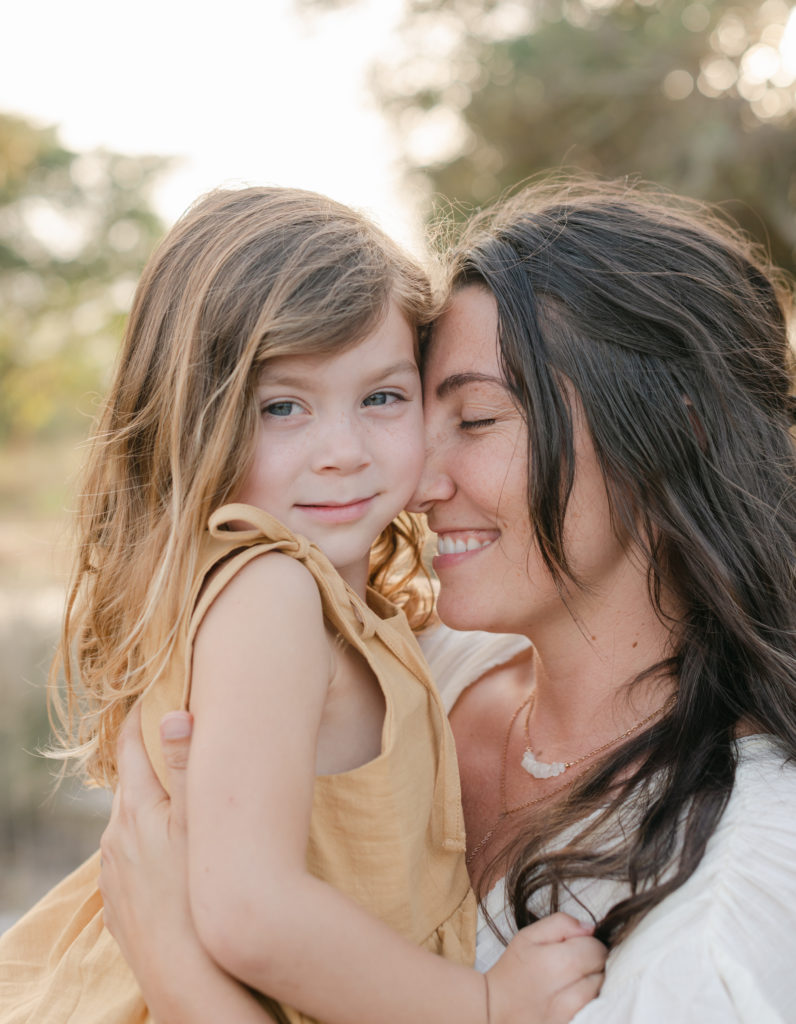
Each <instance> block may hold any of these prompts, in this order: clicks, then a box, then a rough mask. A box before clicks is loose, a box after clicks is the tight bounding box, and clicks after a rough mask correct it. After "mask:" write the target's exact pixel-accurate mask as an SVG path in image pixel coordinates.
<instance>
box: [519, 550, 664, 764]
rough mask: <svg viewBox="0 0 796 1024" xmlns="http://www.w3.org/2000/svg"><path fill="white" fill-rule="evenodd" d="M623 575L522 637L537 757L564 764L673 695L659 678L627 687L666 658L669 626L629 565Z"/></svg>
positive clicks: (631, 723) (530, 726)
mask: <svg viewBox="0 0 796 1024" xmlns="http://www.w3.org/2000/svg"><path fill="white" fill-rule="evenodd" d="M628 576H629V578H626V579H622V580H618V581H617V585H616V586H615V587H614V588H613V590H612V592H611V593H606V592H603V593H601V594H596V595H583V594H578V595H577V597H576V598H575V599H573V601H572V602H571V603H570V610H571V613H572V614H570V611H568V610H567V609H564V611H563V614H562V615H560V616H557V617H555V619H551V621H549V622H548V623H543V624H541V626H540V627H538V628H535V629H534V630H533V632H532V633H529V635H531V636H532V639H533V642H534V645H535V647H536V651H537V654H538V656H539V664H538V667H537V673H536V691H535V698H534V705H533V708H532V711H531V716H530V719H529V732H530V734H531V736H532V737H533V738H534V744H535V746H534V753H536V754H537V756H539V755H540V754H541V753H544V752H547V753H548V754H550V755H551V756H555V757H563V758H564V759H565V760H571V758H572V757H574V756H576V755H580V754H582V753H585V752H586V751H587V750H588V749H591V748H593V747H595V746H598V745H600V743H601V742H607V741H608V740H610V739H611V738H612V736H619V735H620V734H621V733H623V732H624V731H625V730H627V729H629V728H630V727H631V726H632V725H633V724H634V723H635V722H637V721H638V720H640V719H642V718H644V717H645V716H647V715H649V714H651V713H652V712H653V711H655V709H656V708H657V707H659V706H660V705H661V704H662V703H663V702H664V701H665V700H666V698H667V697H668V696H669V695H670V694H671V693H672V691H673V689H674V684H673V683H672V681H671V680H670V679H668V678H667V679H663V678H662V674H661V673H655V674H654V675H653V676H651V677H650V678H649V679H648V680H646V681H644V682H642V683H640V684H639V686H637V687H633V688H629V687H628V685H627V684H629V683H631V682H633V681H634V680H635V679H636V678H637V677H638V676H640V675H641V674H642V673H643V672H645V671H646V670H648V669H650V668H651V667H652V666H654V665H657V664H659V663H660V662H662V661H664V660H665V659H666V658H667V657H668V656H669V655H670V654H671V647H670V645H671V629H670V627H669V626H668V625H666V624H665V623H664V622H662V621H661V618H660V617H659V616H658V615H657V614H656V612H655V609H654V608H653V606H652V603H651V601H650V599H649V595H648V592H647V586H646V580H645V579H644V580H643V581H642V580H641V578H640V574H639V573H638V571H637V570H635V568H632V569H631V570H630V571H629V573H628ZM642 582H643V586H641V585H640V584H641V583H642ZM669 604H670V605H671V604H672V602H669ZM671 610H672V609H671V608H667V612H669V613H670V612H671ZM537 746H538V750H537V749H536V748H537Z"/></svg>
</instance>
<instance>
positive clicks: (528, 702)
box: [465, 692, 677, 865]
mask: <svg viewBox="0 0 796 1024" xmlns="http://www.w3.org/2000/svg"><path fill="white" fill-rule="evenodd" d="M535 697H536V693H535V692H534V693H532V694H531V696H530V697H526V698H525V700H524V701H523V702H522V703H521V704H520V706H519V707H518V708H517V710H516V711H515V712H514V714H513V715H512V716H511V721H510V722H509V727H508V729H507V730H506V739H505V740H504V742H503V759H502V762H501V765H500V785H499V789H500V813H499V814H498V816H497V818H495V821H494V823H493V825H492V827H491V828H490V829H489V830H488V831H487V832H486V834H485V835H484V836H483V837H482V838H481V840H480V842H479V843H478V844H477V845H476V846H474V847H473V849H472V850H470V852H469V853H468V854H467V855H466V857H465V862H466V863H467V864H468V865H469V864H471V863H472V861H473V860H474V859H475V858H476V857H477V856H478V854H479V853H480V852H481V850H483V849H484V847H485V846H486V845H487V844H488V843H489V842H490V840H491V839H492V838H493V837H494V835H495V833H496V832H497V831H498V829H499V828H500V826H501V824H502V823H503V822H504V821H505V820H506V818H510V817H511V815H512V814H517V813H519V812H520V811H525V810H527V809H528V808H529V807H534V806H536V805H537V804H541V803H543V802H544V801H545V800H551V799H552V798H553V797H554V796H556V795H557V794H558V793H563V792H564V791H565V790H567V789H571V788H572V786H574V785H575V783H576V782H577V781H578V780H579V779H582V778H583V776H584V775H585V774H586V773H587V772H588V770H589V769H588V768H584V769H583V771H580V772H576V774H575V775H573V776H572V778H571V779H570V780H569V781H568V782H565V783H564V784H563V785H561V786H557V787H556V788H555V789H551V790H549V791H548V792H547V793H544V794H543V795H542V796H537V797H533V799H531V800H526V801H524V803H521V804H517V805H516V807H509V806H508V805H507V799H506V776H507V774H508V756H509V743H510V742H511V733H512V730H513V728H514V723H515V722H516V721H517V718H518V717H519V715H520V712H521V711H522V709H523V708H526V707H527V708H528V713H527V716H526V719H525V735H526V739H527V738H528V720H529V719H530V717H531V710H532V709H533V702H534V698H535ZM676 700H677V694H676V693H673V694H671V695H670V696H669V697H667V698H666V700H665V701H664V702H663V704H661V706H660V707H659V708H658V709H657V710H656V711H653V712H652V714H651V715H647V717H646V718H642V719H641V720H640V721H638V722H636V724H635V725H633V726H631V727H630V729H628V730H627V731H626V732H623V733H622V735H621V736H617V737H616V739H613V740H610V741H609V742H608V743H604V744H603V745H602V746H600V747H596V748H595V749H594V750H592V751H590V752H589V753H588V754H584V755H583V757H579V758H578V759H577V760H576V761H570V762H569V763H566V762H565V767H564V769H563V771H566V769H567V768H572V767H574V766H575V765H576V764H581V763H582V762H583V761H586V760H588V759H589V758H591V757H595V756H596V755H597V754H600V753H602V751H603V750H607V749H608V748H609V747H610V746H612V745H613V744H614V743H618V742H619V741H620V740H623V739H626V738H627V737H628V736H631V735H632V734H633V733H634V732H637V731H638V730H639V729H640V728H641V727H642V726H643V725H646V724H647V722H651V721H652V719H653V718H655V717H657V716H658V715H660V714H662V713H663V712H664V711H665V710H666V709H667V708H668V707H670V706H672V705H674V703H675V701H676ZM528 744H529V745H528V748H526V750H530V740H529V741H528ZM532 756H533V755H532ZM524 759H525V758H524V755H523V761H524ZM537 763H543V762H537ZM523 767H525V765H524V764H523ZM526 771H527V769H526ZM555 774H556V775H560V774H561V772H556V773H555ZM545 777H551V776H545Z"/></svg>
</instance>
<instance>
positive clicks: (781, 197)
mask: <svg viewBox="0 0 796 1024" xmlns="http://www.w3.org/2000/svg"><path fill="white" fill-rule="evenodd" d="M294 2H295V3H296V4H297V5H298V7H299V9H301V10H304V11H310V12H312V11H315V12H317V11H322V10H324V9H331V10H333V9H334V8H336V7H339V5H340V2H341V0H294ZM330 4H331V8H330ZM329 16H332V15H331V14H330V15H329ZM794 82H796V14H794V13H793V12H792V10H791V4H790V3H786V2H785V0H764V2H762V3H761V2H760V0H563V2H561V0H406V13H405V17H404V20H403V24H402V27H401V28H400V30H399V33H398V38H397V39H396V41H395V45H394V46H392V47H391V53H390V55H389V56H388V57H386V58H385V59H384V60H382V61H381V62H380V65H379V66H378V67H377V68H376V69H375V71H374V83H375V86H376V89H377V91H378V94H379V95H380V97H381V101H382V103H383V105H384V106H385V108H386V110H387V111H389V113H390V114H391V115H392V117H393V118H394V119H395V122H396V124H397V126H398V129H399V131H398V136H399V138H400V139H401V140H402V145H403V149H404V153H405V161H406V169H407V172H408V173H409V175H410V176H414V178H415V180H416V181H417V180H419V181H420V182H421V183H422V185H423V187H425V188H426V189H427V190H428V193H429V195H430V196H431V197H432V198H434V199H435V200H436V201H437V202H439V201H440V198H439V197H441V199H442V200H451V201H453V202H454V204H455V206H456V207H458V208H459V211H460V213H466V212H467V209H468V207H470V206H472V205H479V206H480V205H484V204H486V203H488V202H489V201H490V200H492V199H494V198H495V197H496V196H498V195H499V194H501V193H502V192H503V191H505V190H506V189H507V188H508V187H510V186H512V185H515V184H517V183H518V182H520V181H521V180H523V179H525V178H526V177H528V176H530V175H533V174H536V173H538V172H540V171H543V170H549V169H551V168H558V167H566V168H572V167H577V168H581V169H585V170H589V171H593V172H595V173H597V174H601V175H606V176H612V177H613V176H624V175H631V176H640V177H643V178H648V179H651V180H653V181H656V182H659V183H660V184H662V185H664V186H666V187H669V188H671V189H674V190H676V191H678V192H683V193H685V194H686V195H690V196H693V197H695V198H701V199H707V200H710V201H712V202H719V203H722V204H725V205H726V206H727V207H729V209H730V211H731V212H732V214H733V215H734V216H735V218H736V219H737V220H739V221H740V222H741V223H742V224H743V226H744V227H745V228H746V229H747V230H748V231H749V232H750V233H752V234H753V235H754V236H756V237H757V238H758V239H760V240H761V241H762V242H764V243H765V244H766V245H768V247H769V249H770V251H771V253H772V255H773V257H774V259H775V260H776V261H777V262H778V263H780V264H781V265H782V266H785V267H788V268H789V269H790V270H791V271H795V270H796V214H795V212H794V211H795V209H796V113H795V111H794V105H795V104H796V86H795V85H794ZM434 194H436V196H434Z"/></svg>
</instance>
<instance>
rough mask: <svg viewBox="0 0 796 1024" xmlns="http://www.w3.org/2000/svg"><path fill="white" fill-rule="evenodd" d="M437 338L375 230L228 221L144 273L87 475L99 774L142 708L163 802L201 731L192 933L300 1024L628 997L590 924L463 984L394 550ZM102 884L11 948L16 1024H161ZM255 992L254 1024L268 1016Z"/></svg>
mask: <svg viewBox="0 0 796 1024" xmlns="http://www.w3.org/2000/svg"><path fill="white" fill-rule="evenodd" d="M431 314H432V303H431V296H430V292H429V288H428V285H427V282H426V280H425V278H424V276H423V275H422V273H421V272H420V271H419V270H418V269H417V268H416V267H415V266H414V264H413V263H412V262H411V261H410V260H408V259H407V258H406V257H405V256H404V255H403V254H402V253H401V252H400V251H399V250H397V249H396V247H395V246H394V245H393V244H392V243H390V242H389V241H388V240H387V239H386V238H385V237H384V236H383V235H381V233H380V232H378V231H377V230H376V229H375V228H374V227H373V226H372V225H371V224H369V223H368V222H367V221H365V220H363V219H362V218H361V217H360V216H358V215H357V214H355V213H353V212H351V211H350V210H347V209H346V208H344V207H340V206H338V205H337V204H335V203H332V202H331V201H329V200H327V199H324V198H322V197H320V196H316V195H313V194H309V193H304V192H298V191H294V190H284V189H249V190H243V191H237V192H218V193H215V194H213V195H211V196H209V197H208V198H206V199H205V200H203V201H202V202H200V203H199V204H198V205H197V206H196V207H195V208H194V209H193V210H192V211H190V212H189V213H188V215H187V216H186V217H185V218H184V219H183V220H182V221H181V222H180V223H179V224H178V225H177V226H176V227H175V228H174V230H173V231H172V232H171V234H170V235H169V236H168V237H167V239H166V240H165V242H164V243H163V245H162V246H161V248H160V249H159V250H158V252H157V253H156V254H155V256H154V257H153V259H152V260H151V261H150V264H149V266H148V267H147V269H146V270H145V272H144V275H143V278H142V281H141V284H140V286H139V289H138V292H137V296H136V299H135V302H134V306H133V310H132V314H131V317H130V323H129V326H128V330H127V335H126V339H125V343H124V347H123V351H122V353H121V359H120V363H119V367H118V370H117V375H116V380H115V382H114V384H113V386H112V388H111V393H110V397H109V399H108V402H107V405H106V408H105V411H104V413H103V415H102V418H101V421H100V424H99V428H98V430H97V434H96V437H95V439H94V442H93V447H92V450H91V455H90V458H89V463H88V468H87V474H86V484H85V491H84V496H83V499H82V508H81V510H80V517H79V530H80V535H79V541H80V543H79V554H78V563H77V567H76V572H75V577H74V581H73V584H72V587H71V590H70V595H69V600H68V604H67V612H66V620H65V626H64V634H63V639H62V645H61V655H62V659H63V663H64V668H65V675H66V694H67V698H66V706H65V708H63V709H62V719H63V721H64V723H65V725H66V726H67V733H68V734H70V735H74V736H76V739H77V745H76V746H75V745H73V746H72V749H71V751H70V752H71V753H72V754H75V755H77V756H79V758H80V761H81V763H82V766H83V767H84V769H85V770H86V771H87V773H88V774H89V776H90V777H91V778H92V779H93V780H94V781H96V782H100V783H109V784H113V782H114V781H115V776H116V763H115V743H116V739H117V736H118V733H119V729H120V727H121V725H122V723H123V722H124V720H125V717H126V716H127V714H128V713H129V711H130V709H131V707H132V706H133V705H134V704H136V702H137V705H138V708H140V712H139V710H138V709H137V711H136V713H137V714H138V713H140V715H141V721H142V727H143V734H144V739H145V742H146V743H147V745H148V749H149V752H150V756H151V757H152V758H153V761H154V762H155V764H156V767H158V768H159V769H160V771H161V775H162V765H161V762H160V759H159V754H158V744H157V740H156V728H157V724H158V722H159V720H160V718H161V716H162V714H163V712H164V711H166V710H169V709H176V708H180V707H183V706H187V705H190V707H191V708H192V710H193V711H194V714H195V717H196V731H195V740H194V750H193V754H192V759H191V769H190V783H189V788H190V795H189V798H188V817H189V821H190V842H189V885H190V892H191V909H192V914H193V917H194V920H195V925H196V928H197V930H198V933H199V935H200V937H201V939H202V942H203V944H204V946H205V947H206V949H207V951H208V952H209V954H210V955H211V956H212V957H213V958H214V959H215V960H216V961H217V962H218V964H219V965H220V966H221V967H222V968H224V969H225V970H227V971H229V972H230V974H231V975H234V976H235V977H238V978H240V979H242V980H243V981H244V982H245V983H247V984H248V985H250V986H252V988H253V989H255V990H257V991H258V992H267V993H268V994H269V996H272V997H273V999H274V1000H276V1001H277V1002H278V1004H281V1005H277V1002H271V1001H270V1000H269V1006H270V1007H271V1010H272V1012H273V1015H274V1016H275V1017H276V1018H277V1019H280V1020H289V1021H294V1022H296V1021H301V1020H304V1019H307V1016H309V1017H312V1018H323V1019H324V1020H327V1021H331V1022H340V1024H346V1022H352V1024H353V1022H375V1021H378V1022H380V1024H389V1022H392V1021H395V1022H399V1021H401V1022H403V1021H412V1022H413V1024H414V1022H423V1021H428V1022H438V1021H440V1020H443V1019H451V1020H456V1021H457V1022H462V1024H463V1022H468V1021H474V1022H479V1024H481V1022H483V1021H492V1022H497V1021H503V1020H505V1021H509V1020H511V1021H512V1022H520V1021H548V1020H550V1021H553V1020H555V1021H558V1020H566V1019H568V1017H569V1016H570V1015H571V1013H572V1012H573V1011H574V1010H575V1009H577V1008H578V1007H579V1006H580V1005H582V1004H583V1002H585V1001H586V1000H587V999H588V998H590V997H591V996H592V995H593V994H594V993H595V992H596V990H597V988H598V987H599V971H600V970H601V967H602V947H601V946H600V945H599V944H598V943H597V942H596V941H595V940H594V939H591V938H588V932H587V929H586V928H584V927H582V926H580V925H578V923H577V922H576V921H574V920H573V919H571V918H563V917H560V918H557V919H555V920H553V921H551V922H545V923H544V924H543V925H542V926H541V931H536V932H534V931H532V930H529V931H528V932H526V933H524V934H523V935H521V936H520V937H519V938H518V940H517V942H516V944H515V945H514V948H513V950H512V953H513V961H514V965H515V966H514V969H512V967H511V963H512V958H511V957H510V958H507V959H505V960H504V961H503V962H502V963H501V964H500V965H498V967H497V968H496V969H495V971H494V972H490V974H489V975H487V976H486V977H485V978H484V977H482V976H481V975H479V974H478V973H476V972H475V971H473V970H472V969H471V968H469V967H468V966H465V965H467V964H469V963H471V962H472V957H473V942H474V927H475V917H474V913H475V908H474V901H473V897H472V893H471V892H470V889H469V884H468V878H467V871H466V868H465V863H464V856H463V854H464V829H463V820H462V812H461V805H460V794H459V785H458V776H457V772H456V762H455V755H454V750H453V745H452V742H451V737H450V733H449V730H448V726H447V722H446V719H445V714H444V711H443V709H442V707H441V705H440V702H439V698H438V697H437V695H436V692H435V691H434V689H433V686H432V685H431V682H430V680H429V677H428V675H427V672H426V669H425V667H424V664H423V662H422V659H421V657H420V655H419V651H418V649H417V647H416V645H415V643H414V640H413V637H412V635H411V633H410V631H409V628H408V625H407V622H406V617H408V618H409V620H410V621H412V622H415V623H417V622H418V621H422V619H423V617H424V615H425V614H427V611H426V609H425V608H424V603H423V600H422V592H421V591H420V590H419V588H418V587H417V586H416V585H415V583H414V577H415V575H416V571H417V568H418V566H419V545H418V543H417V541H418V536H417V534H416V532H415V529H414V527H413V525H412V524H411V522H410V521H409V520H398V521H395V522H394V521H393V520H394V519H395V517H396V516H397V515H398V514H399V513H400V511H401V509H402V508H403V507H404V505H405V504H406V502H407V500H408V499H409V497H410V495H411V494H412V492H413V490H414V487H415V484H416V482H417V480H418V477H419V473H420V470H421V465H422V460H423V434H422V408H421V396H420V380H419V374H418V369H417V342H418V338H417V328H418V327H419V326H421V325H423V324H424V323H427V322H428V321H429V319H430V317H431ZM374 542H376V544H375V547H373V545H374ZM372 547H373V550H372V551H371V548H372ZM407 557H408V567H406V568H404V570H403V571H402V572H397V569H396V567H397V566H398V565H399V564H400V563H401V562H404V561H406V558H407ZM369 583H370V584H372V585H373V589H371V590H369V589H368V584H369ZM389 597H394V598H396V599H397V600H398V601H399V602H400V603H402V604H403V605H404V607H405V610H406V617H405V616H404V613H403V612H400V611H398V610H397V609H396V608H395V607H394V605H392V604H390V603H389V601H388V600H387V598H389ZM153 741H154V742H153ZM67 742H68V740H67ZM96 875H97V858H92V860H90V861H89V862H87V864H86V865H84V866H83V868H81V869H79V870H78V872H77V873H76V874H75V875H73V876H71V877H70V878H69V879H67V880H66V881H65V883H63V884H62V886H60V887H59V888H57V889H56V890H54V892H53V893H52V894H50V896H49V897H45V899H44V901H43V902H42V904H41V905H40V906H39V907H38V908H34V911H32V912H31V914H30V915H28V917H27V918H25V919H23V921H22V922H21V923H20V925H19V926H18V927H17V928H16V929H12V931H11V932H10V933H8V935H7V936H6V938H5V940H4V942H3V943H2V947H1V948H0V962H3V963H4V967H3V971H4V974H5V978H6V980H5V982H4V988H2V989H0V994H1V995H2V1006H3V1008H4V1010H5V1012H4V1014H3V1016H2V1018H0V1019H2V1020H3V1021H4V1022H8V1021H32V1020H35V1021H36V1022H37V1024H42V1022H49V1021H53V1022H55V1021H58V1022H63V1021H64V1020H74V1021H80V1024H92V1022H94V1021H97V1022H99V1021H103V1022H108V1021H129V1022H132V1021H139V1020H144V1019H147V1010H146V1007H145V1005H144V1003H143V1001H142V997H141V995H140V993H139V991H138V989H137V986H136V985H135V982H134V981H133V979H132V976H131V975H130V974H129V972H128V971H127V968H126V967H125V965H124V963H123V961H122V960H121V957H120V955H119V953H118V949H117V947H116V946H115V944H114V942H113V940H112V939H111V938H110V937H109V935H108V933H107V932H106V931H104V930H103V928H102V919H101V900H100V898H99V896H98V893H97V890H96ZM367 911H369V912H370V913H367ZM564 939H568V940H569V941H566V942H563V941H562V940H564ZM429 951H431V952H433V953H438V954H441V956H437V957H434V956H429V955H428V952H429ZM523 959H524V960H526V961H527V962H526V963H523V962H522V960H523ZM396 982H397V983H398V984H400V990H399V991H400V999H396ZM235 993H236V994H235V1000H236V1002H235V1004H234V1006H233V1009H234V1019H235V1020H236V1021H244V1020H246V1019H247V1014H249V1015H252V1014H256V1016H255V1017H253V1019H261V1018H262V1010H261V1008H260V1006H259V1005H258V1002H257V997H255V996H254V995H251V996H250V995H249V993H248V992H247V991H245V990H243V989H241V988H236V989H235ZM288 1007H297V1008H298V1009H297V1010H294V1009H289V1008H288ZM153 1009H154V1012H155V1015H156V1016H157V1017H158V1019H160V1020H161V1021H164V1020H167V1019H169V1015H170V1009H169V1008H168V1007H163V1008H160V1007H157V1008H153ZM161 1010H162V1012H161ZM305 1015H306V1016H305ZM225 1016H226V1018H227V1019H230V1018H229V1012H227V1013H226V1014H225Z"/></svg>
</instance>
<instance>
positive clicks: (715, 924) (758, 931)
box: [573, 736, 796, 1024]
mask: <svg viewBox="0 0 796 1024" xmlns="http://www.w3.org/2000/svg"><path fill="white" fill-rule="evenodd" d="M739 745H740V748H741V757H740V763H739V765H738V770H737V774H736V783H735V787H734V789H733V793H732V796H731V798H730V802H729V804H728V806H727V808H726V810H725V813H724V815H723V816H722V819H721V821H720V823H719V826H718V828H717V830H716V832H715V833H714V835H713V836H712V838H711V840H710V842H709V844H708V848H707V851H706V853H705V855H704V857H703V859H702V862H701V863H700V865H699V867H698V868H697V870H696V871H695V872H694V874H693V875H692V876H691V878H690V879H689V880H688V881H687V882H686V884H685V885H683V886H682V887H681V888H680V889H678V890H677V891H676V892H674V893H673V894H672V895H671V896H670V897H668V898H667V899H666V900H664V901H663V902H662V903H660V904H659V905H658V906H657V907H656V908H655V909H654V910H653V911H652V912H651V913H649V914H648V915H647V916H646V917H645V918H644V919H643V920H642V921H641V923H640V924H639V925H638V927H637V928H636V929H635V931H634V932H633V933H632V934H631V935H630V936H629V937H628V938H627V939H626V940H625V942H623V943H622V944H621V945H620V946H619V947H618V948H617V949H616V950H615V951H614V952H613V953H612V954H611V956H610V958H609V961H608V968H607V971H606V980H605V984H604V986H603V990H602V992H601V994H600V996H599V997H598V998H597V999H596V1000H595V1001H594V1002H592V1003H590V1004H589V1005H588V1006H586V1007H584V1009H583V1010H581V1012H580V1013H579V1014H577V1015H576V1016H575V1018H574V1020H573V1024H672V1022H675V1021H676V1022H677V1024H786V1022H793V1021H796V767H794V766H793V765H783V761H782V755H781V753H780V752H778V751H777V749H776V747H775V746H774V744H773V742H772V741H771V740H769V739H767V738H766V737H756V736H750V737H747V738H745V739H743V740H740V741H739Z"/></svg>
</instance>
